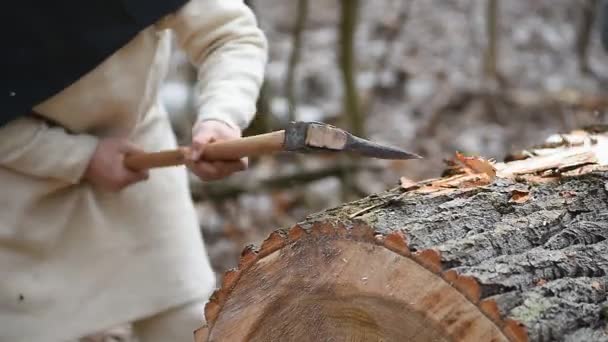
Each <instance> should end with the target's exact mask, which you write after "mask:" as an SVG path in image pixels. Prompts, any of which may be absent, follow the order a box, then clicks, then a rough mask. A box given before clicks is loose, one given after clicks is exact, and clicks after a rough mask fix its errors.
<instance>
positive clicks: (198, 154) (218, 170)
mask: <svg viewBox="0 0 608 342" xmlns="http://www.w3.org/2000/svg"><path fill="white" fill-rule="evenodd" d="M192 131H193V138H192V151H191V155H190V160H189V161H188V162H187V165H188V168H189V169H190V171H192V173H194V174H195V175H197V176H198V177H199V178H200V179H202V180H204V181H214V180H219V179H222V178H226V177H228V176H230V175H232V174H233V173H235V172H239V171H243V170H246V169H247V164H248V162H247V158H243V159H240V160H238V159H237V160H228V161H213V162H209V161H205V160H204V159H205V145H207V144H209V143H212V142H217V141H226V140H234V139H238V138H240V137H241V134H242V133H241V130H240V129H238V128H234V127H232V126H230V125H228V124H226V123H223V122H221V121H217V120H207V121H202V122H199V123H197V124H196V125H195V126H194V129H193V130H192Z"/></svg>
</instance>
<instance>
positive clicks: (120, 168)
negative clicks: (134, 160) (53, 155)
mask: <svg viewBox="0 0 608 342" xmlns="http://www.w3.org/2000/svg"><path fill="white" fill-rule="evenodd" d="M138 152H141V150H140V149H138V148H137V147H136V146H134V145H133V144H131V143H130V142H128V141H127V140H124V139H119V138H106V139H102V140H100V142H99V144H98V145H97V149H96V150H95V153H94V154H93V158H91V161H90V162H89V166H88V168H87V170H86V172H85V174H84V180H86V181H88V182H89V183H91V184H93V185H94V186H97V187H100V188H102V189H105V190H108V191H112V192H118V191H121V190H122V189H124V188H126V187H127V186H129V185H131V184H134V183H137V182H140V181H143V180H146V179H148V172H147V171H133V170H130V169H128V168H127V167H126V166H125V165H124V158H125V155H127V154H130V153H138Z"/></svg>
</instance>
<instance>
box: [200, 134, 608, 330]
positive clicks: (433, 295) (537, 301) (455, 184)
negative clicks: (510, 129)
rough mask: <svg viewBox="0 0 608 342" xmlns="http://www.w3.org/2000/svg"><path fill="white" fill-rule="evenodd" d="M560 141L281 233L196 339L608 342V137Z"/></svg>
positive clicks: (213, 307) (212, 307)
mask: <svg viewBox="0 0 608 342" xmlns="http://www.w3.org/2000/svg"><path fill="white" fill-rule="evenodd" d="M560 137H561V139H562V144H559V143H556V142H555V137H552V138H551V139H549V140H548V142H547V144H545V145H543V146H540V147H539V148H537V149H530V151H528V155H529V156H530V157H528V158H526V159H524V160H517V161H513V162H509V163H499V164H493V165H492V169H493V170H494V171H491V172H488V171H487V170H488V168H487V167H483V166H484V165H489V164H487V163H485V162H484V161H483V160H481V163H482V165H481V166H482V167H480V159H474V160H466V162H465V166H463V167H462V169H461V170H456V171H457V172H456V174H455V175H454V176H452V177H450V178H444V179H435V180H428V181H424V182H419V183H416V184H414V183H411V182H404V184H407V185H404V186H403V187H399V188H395V189H392V190H390V191H387V192H385V193H381V194H377V195H373V196H370V197H368V198H365V199H362V200H359V201H356V202H353V203H348V204H344V205H343V206H341V207H338V208H334V209H331V210H328V211H325V212H322V213H318V214H314V215H311V216H310V217H309V218H308V219H306V220H305V221H303V222H301V223H299V224H298V225H297V226H295V227H291V228H288V229H280V230H277V231H276V232H275V233H273V234H272V235H271V236H270V237H269V238H268V239H267V240H266V241H265V242H264V243H263V244H262V245H261V247H260V248H253V247H251V248H248V249H247V250H246V251H245V252H244V253H243V258H242V260H241V264H240V266H239V268H238V269H236V270H232V271H230V272H228V273H227V274H226V276H225V278H224V283H223V285H222V287H221V288H220V289H219V290H218V291H217V292H216V294H215V295H214V296H213V297H212V299H211V301H210V303H209V304H208V305H207V309H206V315H207V321H208V322H209V326H208V327H206V328H204V329H202V330H201V331H200V332H199V335H198V336H199V339H200V341H206V340H209V341H216V340H222V339H226V337H227V336H228V335H226V332H227V331H228V330H226V326H233V325H234V324H240V326H241V327H242V328H243V329H245V330H248V331H249V335H247V336H248V339H250V340H264V338H268V337H269V336H273V337H275V338H276V337H280V338H281V340H285V341H290V340H304V341H307V340H311V341H312V340H323V339H328V338H329V339H331V338H334V339H335V340H336V341H341V340H346V339H347V338H351V339H352V340H356V341H364V340H373V341H375V340H387V341H391V340H397V339H400V340H407V339H414V338H415V339H416V340H420V341H424V340H445V341H466V340H493V341H507V340H511V341H527V340H530V341H608V335H607V334H606V332H605V328H606V325H607V323H608V322H607V320H606V312H607V311H606V308H607V306H608V301H607V294H606V287H607V286H608V273H607V272H608V240H607V237H608V168H607V167H606V166H605V161H606V157H605V154H606V153H605V152H603V151H606V149H607V148H608V138H607V137H606V136H603V135H601V134H599V135H598V134H591V133H581V132H576V133H573V134H572V135H561V136H560ZM580 142H586V143H583V144H581V143H580ZM483 163H485V164H483ZM479 170H486V171H483V172H479ZM458 171H460V173H459V172H458ZM410 183H411V184H410ZM362 246H364V247H362ZM383 251H390V253H391V255H393V257H390V256H388V255H387V254H386V253H384V252H383ZM340 260H342V261H343V263H340ZM357 260H358V261H357ZM429 275H431V276H429ZM321 289H323V291H324V292H323V291H321ZM320 291H321V292H320ZM370 293H371V294H373V295H371V294H370ZM361 298H367V299H365V301H364V300H363V299H361ZM462 298H465V299H466V300H465V301H463V300H462ZM298 300H300V302H298ZM298 303H308V304H298ZM307 305H308V306H307ZM256 310H257V311H256ZM345 313H350V314H345ZM398 313H401V314H398ZM349 315H350V316H349ZM353 315H354V316H353ZM253 316H255V317H257V320H256V321H255V323H251V322H252V320H253V319H252V318H251V317H253ZM355 316H356V319H354V318H352V317H355ZM396 316H397V317H400V318H395V317H396ZM349 317H350V318H349ZM387 317H392V318H390V319H388V318H387ZM279 318H281V319H280V320H279ZM353 320H354V321H355V323H356V324H351V323H352V321H353ZM279 321H280V322H281V323H280V324H275V323H276V322H279ZM328 322H329V323H328ZM334 323H335V324H334ZM332 324H334V325H332ZM328 325H329V326H330V327H328ZM336 327H339V328H336ZM345 327H346V328H345ZM334 328H335V329H334ZM336 329H337V330H338V332H339V333H340V334H338V335H336V334H337V333H336ZM332 334H333V335H332ZM412 334H414V335H412ZM330 335H331V336H330ZM336 336H337V337H336ZM362 336H363V337H362ZM370 336H371V337H370ZM475 336H476V337H475ZM480 336H483V338H481V337H480ZM207 338H208V339H207ZM233 340H240V339H233Z"/></svg>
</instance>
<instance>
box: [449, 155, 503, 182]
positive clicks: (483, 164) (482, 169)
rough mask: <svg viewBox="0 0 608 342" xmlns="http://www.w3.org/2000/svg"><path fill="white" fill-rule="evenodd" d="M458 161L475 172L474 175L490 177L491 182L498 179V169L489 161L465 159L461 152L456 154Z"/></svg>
mask: <svg viewBox="0 0 608 342" xmlns="http://www.w3.org/2000/svg"><path fill="white" fill-rule="evenodd" d="M456 159H458V161H460V162H461V163H462V164H463V165H465V166H466V167H467V168H469V169H470V170H471V171H473V173H483V174H486V175H487V176H488V177H490V180H493V179H494V178H496V168H495V167H494V165H492V162H491V161H489V160H486V159H483V158H481V157H465V156H464V155H463V154H461V153H459V152H456Z"/></svg>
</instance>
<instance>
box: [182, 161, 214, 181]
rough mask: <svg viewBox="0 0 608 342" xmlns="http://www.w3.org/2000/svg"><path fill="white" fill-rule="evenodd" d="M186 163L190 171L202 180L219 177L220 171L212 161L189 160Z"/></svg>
mask: <svg viewBox="0 0 608 342" xmlns="http://www.w3.org/2000/svg"><path fill="white" fill-rule="evenodd" d="M187 165H188V168H189V169H190V171H192V172H193V173H194V174H195V175H197V176H198V177H199V178H200V179H202V180H205V181H209V180H216V179H219V178H221V173H220V171H219V170H218V169H217V168H216V167H215V166H214V165H213V164H212V163H209V162H196V163H194V162H189V163H187Z"/></svg>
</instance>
